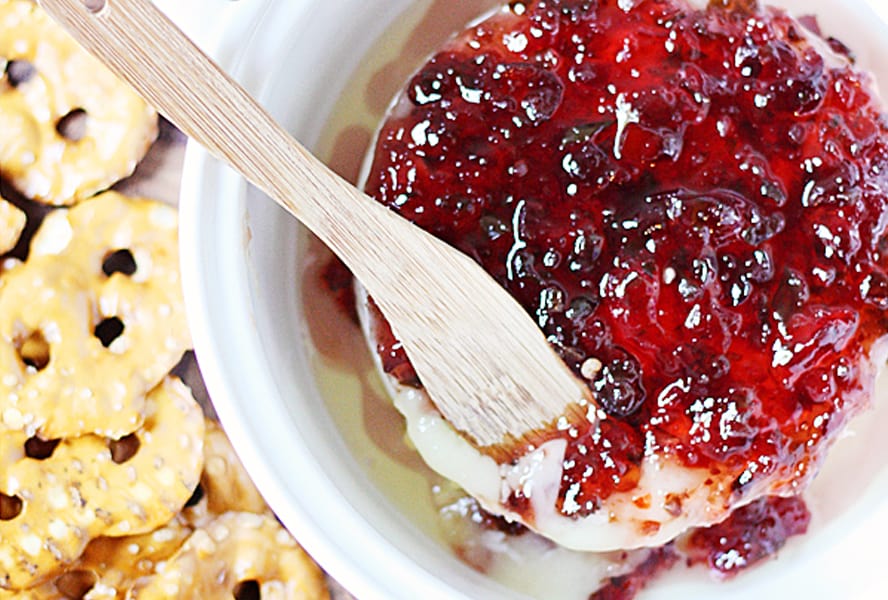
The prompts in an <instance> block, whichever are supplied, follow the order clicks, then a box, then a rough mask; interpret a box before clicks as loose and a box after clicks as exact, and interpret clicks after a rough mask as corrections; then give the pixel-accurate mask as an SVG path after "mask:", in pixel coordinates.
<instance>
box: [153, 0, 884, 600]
mask: <svg viewBox="0 0 888 600" xmlns="http://www.w3.org/2000/svg"><path fill="white" fill-rule="evenodd" d="M874 1H876V2H878V3H880V4H879V6H880V7H881V8H882V9H884V8H885V6H884V2H883V1H882V0H874ZM430 3H431V0H417V1H416V2H412V1H410V0H324V1H321V0H316V1H310V0H240V1H239V2H236V3H233V2H230V1H224V0H200V1H199V2H196V4H191V5H189V6H190V7H191V8H194V7H195V6H202V9H201V11H198V10H192V11H189V14H188V15H187V16H183V17H182V20H183V21H187V23H186V29H188V27H191V28H192V29H191V31H192V32H195V33H196V35H198V37H199V38H200V39H201V41H202V45H203V46H204V47H205V48H207V49H208V50H209V51H210V52H211V53H212V54H214V55H215V56H216V57H217V59H218V60H219V61H220V62H221V64H222V65H223V66H224V67H226V68H227V69H228V70H229V72H231V73H232V74H233V75H234V76H235V77H236V78H237V79H239V80H240V81H241V82H242V83H243V84H244V85H245V86H246V87H247V88H248V89H249V90H250V91H251V92H252V93H254V94H255V95H256V96H257V97H258V98H259V99H260V101H261V102H263V104H264V105H265V106H266V107H267V108H268V109H269V110H270V111H271V112H272V113H273V114H274V115H275V117H276V118H277V119H279V120H280V121H281V122H282V123H283V124H284V125H285V126H286V127H287V128H288V129H289V130H290V131H291V132H292V133H293V134H294V135H295V136H296V137H297V138H299V139H300V140H302V141H303V142H305V143H306V144H307V145H309V146H310V147H312V146H314V145H315V144H317V143H318V141H319V140H320V139H322V131H323V129H324V125H325V123H326V122H327V119H328V117H329V116H330V114H331V112H334V105H336V101H337V99H338V98H339V97H340V96H341V94H342V93H343V90H345V89H346V88H347V87H348V84H349V82H350V81H351V80H352V73H356V72H357V73H360V72H361V71H362V68H361V64H362V61H363V60H364V57H365V56H368V54H369V55H373V56H377V58H373V59H371V60H379V59H378V56H379V55H380V54H382V55H384V54H386V53H390V51H392V50H393V49H394V47H395V46H397V45H398V44H399V43H401V42H402V41H403V39H400V38H398V39H396V38H397V36H395V37H392V38H384V39H388V40H389V41H390V43H388V44H387V43H386V42H385V41H383V42H382V44H381V45H380V44H377V43H376V41H377V39H378V38H379V36H381V35H382V34H383V33H385V32H387V31H389V32H390V31H391V30H389V29H388V28H389V27H390V26H391V25H392V23H396V22H398V23H401V28H402V29H404V28H407V29H410V28H412V27H413V25H414V24H415V20H413V17H409V18H408V17H403V16H402V13H403V11H405V10H407V9H408V7H411V6H412V7H413V8H414V10H415V9H416V8H417V6H419V7H420V8H422V7H427V6H428V5H429V4H430ZM775 3H778V4H780V3H779V2H775ZM161 4H162V5H163V4H166V5H169V10H170V12H171V13H173V14H174V16H175V13H176V8H175V6H174V5H173V3H172V2H161ZM486 4H489V2H487V3H485V2H481V1H480V0H475V1H474V2H473V1H471V0H467V1H459V0H446V2H445V3H444V5H445V6H448V7H449V8H448V9H447V10H444V11H439V19H443V20H444V21H445V22H444V23H441V25H442V27H443V28H445V29H446V28H448V27H450V28H457V27H459V26H460V25H461V24H462V22H463V21H464V20H466V18H467V15H470V14H472V13H473V12H476V11H478V12H480V8H478V7H479V6H481V5H486ZM782 4H785V5H794V6H801V7H805V10H806V11H814V10H817V9H818V8H821V9H824V10H827V11H830V12H829V17H828V18H826V19H824V20H822V25H823V26H824V28H825V29H826V30H827V31H828V32H829V33H831V34H835V35H837V36H839V37H840V39H844V40H846V41H847V42H848V43H849V44H850V45H851V46H853V47H854V48H855V50H856V51H857V53H858V56H859V58H860V61H861V63H862V64H864V65H867V66H868V67H869V68H871V69H873V70H875V71H876V72H877V73H880V74H881V78H882V81H883V83H884V84H885V85H886V86H888V45H886V44H888V43H886V42H885V41H884V40H888V27H886V25H885V23H884V22H883V21H881V20H880V19H879V18H877V17H876V14H875V13H874V12H872V10H871V9H870V8H868V7H867V6H866V4H865V3H863V2H861V1H857V2H852V1H848V2H841V3H840V2H837V1H836V0H816V1H815V0H810V1H808V2H806V1H805V0H785V1H784V2H782ZM437 6H438V8H439V9H440V8H441V6H442V3H441V2H440V1H439V3H438V4H437ZM180 10H181V9H180ZM200 14H211V15H212V18H207V20H206V21H204V22H201V19H200ZM410 14H412V15H414V17H415V15H416V14H418V13H416V12H413V13H410ZM195 17H196V18H195ZM448 20H450V21H452V22H450V23H447V22H446V21H448ZM210 24H212V26H209V25H210ZM437 35H440V33H439V34H437ZM433 38H434V36H430V38H429V39H427V40H419V42H418V43H420V44H422V43H433ZM412 43H413V44H414V45H415V44H416V43H417V40H413V42H412ZM878 44H881V47H880V48H879V46H878ZM414 50H415V48H414ZM379 66H381V65H379ZM363 70H364V71H366V70H367V66H366V63H364V67H363ZM383 70H384V69H383ZM380 85H382V84H380ZM388 85H394V83H393V82H389V83H388ZM886 89H888V88H886ZM348 109H349V107H348V105H347V103H346V104H345V105H343V104H340V105H339V106H338V108H337V109H336V110H338V111H339V112H345V113H347V112H348ZM302 237H304V234H303V232H302V231H301V230H300V228H299V227H298V226H297V224H296V223H295V222H294V221H293V220H292V219H291V218H289V217H287V216H286V215H285V214H284V213H283V212H282V211H281V210H279V209H278V208H277V207H276V206H274V205H273V204H272V203H271V202H270V201H268V200H267V199H265V198H263V197H262V196H261V194H259V193H258V192H257V191H256V190H254V189H252V188H251V187H249V186H248V185H246V184H245V183H244V182H243V181H242V180H241V179H240V178H239V177H238V176H236V175H234V174H233V173H231V172H230V171H229V170H227V169H226V168H225V167H223V166H222V165H220V164H219V163H218V162H216V161H215V160H213V159H211V158H210V157H208V156H206V155H205V154H204V153H203V152H202V151H201V150H200V149H199V148H195V147H190V148H189V150H188V154H187V159H186V167H185V175H184V180H183V190H182V198H181V247H182V261H183V262H182V265H183V270H184V277H183V278H184V281H185V286H186V287H185V294H186V302H187V308H188V313H189V318H190V321H191V327H192V332H193V335H194V343H195V347H196V350H197V354H198V358H199V362H200V365H201V370H202V372H203V374H204V376H205V378H206V381H207V384H208V388H209V391H210V394H211V396H212V398H213V401H214V403H215V406H216V408H217V411H218V413H219V416H220V418H221V420H222V422H223V424H224V426H225V428H226V430H227V431H228V433H229V435H230V436H231V438H232V440H233V442H234V444H235V447H236V448H237V450H238V453H239V454H240V455H241V458H242V459H243V461H244V463H245V464H246V466H247V468H248V470H249V471H250V473H251V475H252V476H253V477H254V479H255V481H256V483H257V484H258V486H259V488H260V489H261V490H262V492H263V494H264V495H265V496H266V498H267V500H268V502H269V503H270V505H271V506H272V508H273V509H274V510H275V511H276V512H277V514H278V515H279V517H280V518H281V519H282V521H283V522H284V523H285V525H287V526H288V527H289V528H291V530H292V531H294V533H295V534H296V536H297V537H298V538H299V539H300V541H301V542H302V543H303V544H304V545H305V546H306V548H307V549H308V550H309V551H310V552H311V553H312V554H313V555H314V556H315V557H316V558H317V559H318V561H319V562H320V563H321V564H322V565H323V566H324V567H325V568H326V569H327V570H328V571H330V572H331V573H332V575H333V576H335V577H336V578H337V579H339V580H340V581H341V582H342V583H343V584H344V585H345V586H346V587H348V588H349V589H350V590H351V591H352V592H353V593H354V594H356V595H357V596H358V597H359V598H361V600H371V599H377V598H378V599H384V600H393V599H394V600H397V599H404V600H408V599H409V600H415V599H424V600H425V599H434V598H442V599H443V598H447V599H458V598H490V599H516V598H523V597H525V596H523V595H522V594H521V593H519V592H517V591H513V590H509V589H506V588H505V587H503V586H501V585H499V584H497V583H495V582H493V581H491V580H490V579H488V578H486V577H485V576H483V575H481V574H479V573H477V572H475V571H473V570H471V569H470V568H468V567H467V566H465V565H464V564H463V563H461V562H460V561H458V560H457V559H456V558H455V557H454V556H453V555H452V554H451V553H450V552H449V551H448V550H447V549H446V547H445V546H444V545H443V544H442V542H440V541H439V540H438V539H436V538H435V536H434V535H432V534H430V533H429V528H428V526H427V525H424V524H422V523H420V522H419V521H420V520H421V519H420V518H418V517H417V516H416V515H411V514H407V513H405V512H404V511H403V510H402V508H401V506H403V504H404V503H403V502H398V501H397V493H398V492H397V490H394V491H393V490H392V489H387V490H386V489H382V487H383V486H384V485H385V484H384V483H381V482H382V481H383V480H384V479H385V476H384V475H383V476H380V475H379V472H380V469H381V468H382V469H383V470H384V467H385V464H382V467H380V464H378V463H376V462H373V461H371V459H369V458H368V457H367V456H364V455H360V454H359V453H356V451H355V450H354V449H355V448H356V447H358V446H356V445H355V444H354V443H353V441H352V440H350V439H349V436H350V435H352V433H349V432H348V431H346V430H344V429H343V428H342V427H341V424H342V422H343V417H342V415H339V416H336V415H335V414H334V413H336V409H335V407H334V408H333V409H332V410H331V408H330V406H331V405H330V404H329V402H330V399H329V398H327V399H325V398H324V394H323V393H322V389H325V386H324V385H323V384H324V382H318V381H317V379H316V373H315V370H314V369H313V367H312V364H316V356H315V354H314V352H313V350H312V349H311V348H310V347H309V346H308V345H307V343H306V339H307V332H306V324H305V321H304V319H303V316H302V296H301V291H300V285H301V282H300V279H299V277H298V274H299V273H300V261H301V260H302V255H301V252H302V251H303V250H304V244H303V243H302V242H301V241H300V240H301V238H302ZM326 393H327V395H328V396H329V395H330V392H329V390H328V391H327V392H326ZM338 393H348V389H345V391H344V392H343V391H342V389H340V390H339V392H338ZM334 401H335V399H334ZM884 404H885V403H883V406H882V407H881V410H880V411H879V412H877V413H874V414H873V415H872V416H871V417H870V418H869V420H868V421H867V422H866V423H859V424H855V427H854V429H855V430H856V431H857V440H856V441H855V440H852V441H850V442H847V441H843V442H842V444H841V445H840V446H839V447H837V448H836V452H835V456H834V457H832V458H831V464H830V465H829V466H828V467H827V469H826V472H825V473H824V474H823V476H822V478H821V479H820V480H819V481H818V483H817V485H816V486H815V489H814V490H813V493H812V505H813V509H814V511H815V522H814V524H813V526H812V531H811V533H810V534H809V535H808V536H806V537H805V538H803V539H802V540H800V541H796V542H794V543H793V544H792V545H791V547H788V548H787V549H786V550H785V551H784V552H783V553H781V555H780V557H779V559H778V560H776V561H771V562H769V563H767V564H765V565H763V566H762V567H759V568H757V569H756V570H755V571H754V572H753V573H750V574H748V575H746V576H743V577H740V578H738V579H737V580H735V581H732V582H729V583H726V584H716V583H713V582H711V581H708V580H707V579H706V578H705V576H704V577H695V578H687V577H678V576H668V577H666V578H665V579H663V580H662V581H660V582H658V583H657V584H656V585H655V586H653V588H652V589H651V590H650V591H649V592H645V594H644V596H643V597H644V598H650V599H654V598H662V599H675V598H682V599H686V598H707V597H711V596H712V595H713V594H716V593H717V594H719V597H720V598H724V599H734V598H736V599H740V598H751V597H756V598H785V597H787V596H788V595H790V594H792V595H793V596H794V597H798V598H839V597H841V598H870V597H871V598H882V597H884V590H885V589H888V571H886V570H885V569H884V567H883V566H882V564H881V562H882V561H881V557H883V556H884V551H883V550H882V549H883V548H884V544H885V543H886V542H888V467H886V465H885V462H886V461H885V459H884V458H883V457H885V456H888V441H885V440H884V439H883V438H884V437H886V436H881V435H880V431H879V425H880V423H881V424H888V407H885V406H884ZM359 421H360V420H359ZM374 460H375V459H374ZM402 483H403V484H404V485H407V486H415V485H417V483H416V482H415V481H407V482H402ZM390 484H391V482H390ZM393 485H397V482H396V483H395V484H393ZM420 485H421V483H420ZM552 575H553V576H558V574H557V573H553V574H552Z"/></svg>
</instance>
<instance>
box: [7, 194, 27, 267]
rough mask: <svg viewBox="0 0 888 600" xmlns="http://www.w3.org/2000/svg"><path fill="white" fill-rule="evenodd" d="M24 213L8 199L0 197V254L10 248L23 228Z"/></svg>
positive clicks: (13, 245)
mask: <svg viewBox="0 0 888 600" xmlns="http://www.w3.org/2000/svg"><path fill="white" fill-rule="evenodd" d="M26 220H27V218H26V217H25V213H24V212H22V210H20V209H19V208H17V207H16V206H15V205H13V204H12V203H11V202H9V201H8V200H4V199H3V198H0V254H4V253H6V252H9V251H10V250H12V249H13V248H14V247H15V245H16V244H17V243H18V240H19V237H21V235H22V231H24V229H25V221H26Z"/></svg>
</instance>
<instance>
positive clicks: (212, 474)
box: [192, 421, 271, 525]
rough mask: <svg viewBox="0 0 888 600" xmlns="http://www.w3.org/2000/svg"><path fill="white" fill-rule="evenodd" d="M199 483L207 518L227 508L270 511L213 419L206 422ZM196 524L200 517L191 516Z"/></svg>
mask: <svg viewBox="0 0 888 600" xmlns="http://www.w3.org/2000/svg"><path fill="white" fill-rule="evenodd" d="M200 485H201V487H202V488H203V492H204V496H205V498H206V500H207V502H206V508H207V511H208V514H209V516H210V518H212V517H215V516H218V515H221V514H222V513H226V512H230V511H239V512H250V513H255V514H263V513H265V514H271V511H270V510H269V508H268V505H266V504H265V500H263V499H262V496H261V495H260V494H259V490H257V489H256V486H255V485H253V481H252V480H251V479H250V476H249V475H248V474H247V471H246V470H245V469H244V467H243V465H242V464H241V462H240V460H239V459H238V457H237V454H235V453H234V448H232V447H231V442H230V441H229V440H228V436H226V435H225V432H224V431H222V429H221V428H220V427H219V425H218V424H217V423H216V422H215V421H207V433H206V437H204V470H203V473H202V474H201V476H200ZM192 522H195V524H197V525H202V524H204V523H201V522H200V520H194V519H192Z"/></svg>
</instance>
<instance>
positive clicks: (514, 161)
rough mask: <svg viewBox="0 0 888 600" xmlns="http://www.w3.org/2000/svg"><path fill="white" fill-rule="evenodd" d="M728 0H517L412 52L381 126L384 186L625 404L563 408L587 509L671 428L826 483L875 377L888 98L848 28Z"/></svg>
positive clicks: (602, 391) (718, 456)
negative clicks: (851, 47) (856, 56)
mask: <svg viewBox="0 0 888 600" xmlns="http://www.w3.org/2000/svg"><path fill="white" fill-rule="evenodd" d="M731 4H732V6H731V7H729V8H727V9H726V8H724V7H721V6H718V7H716V6H712V7H710V8H709V9H706V10H697V9H694V8H691V7H690V6H689V5H688V4H686V3H685V2H682V1H680V0H660V1H653V0H648V1H641V2H623V1H618V0H598V1H594V0H585V1H584V0H562V1H556V0H548V1H539V2H526V3H520V2H513V3H512V4H511V5H510V6H509V7H508V8H505V9H503V10H502V11H500V12H498V13H497V14H495V15H494V16H492V17H490V18H488V19H487V20H485V21H483V22H481V23H480V24H478V25H476V26H474V27H472V28H471V29H469V30H467V31H466V32H464V33H463V34H461V35H460V36H459V37H458V38H456V39H455V40H454V41H453V42H451V43H450V44H449V45H448V46H447V47H446V48H444V49H443V50H442V51H441V52H439V53H438V54H437V55H436V56H434V57H433V58H432V59H431V60H430V61H429V62H428V63H427V64H426V65H425V66H424V67H423V68H422V69H421V70H420V71H419V72H418V73H417V74H416V75H415V76H414V77H413V79H412V80H411V81H410V82H409V84H408V86H407V88H406V91H405V94H404V96H403V97H402V98H401V100H400V102H399V103H398V104H397V105H396V106H395V107H394V109H393V111H392V114H391V116H390V118H389V119H388V120H387V122H386V123H385V124H384V126H383V128H382V130H381V133H380V136H379V140H378V142H377V147H376V151H375V158H374V160H373V163H372V167H371V169H370V173H369V179H368V181H367V184H366V189H367V190H368V192H369V193H371V194H372V195H373V196H375V197H376V198H377V199H378V200H379V201H380V202H382V203H384V204H386V205H388V206H389V207H391V208H392V209H394V210H396V211H397V212H399V213H401V214H402V215H404V216H405V217H407V218H408V219H410V220H411V221H414V222H415V223H417V224H418V225H420V226H421V227H423V228H425V229H427V230H429V231H431V232H432V233H434V234H435V235H437V236H439V237H441V238H443V239H444V240H446V241H448V242H449V243H451V244H453V245H454V246H456V247H458V248H459V249H461V250H462V251H464V252H465V253H467V254H469V255H470V256H472V257H473V258H475V259H476V260H477V261H478V262H479V263H481V264H482V265H483V267H484V268H485V269H486V270H487V271H489V272H490V273H491V274H492V275H493V276H494V277H495V278H496V279H497V280H498V281H499V282H500V283H501V284H502V285H503V286H505V287H506V288H507V289H508V290H509V291H510V292H511V293H512V294H513V295H514V296H515V297H516V298H517V299H518V300H519V301H520V302H521V303H522V304H523V305H524V306H525V307H526V308H527V310H528V312H529V313H530V314H531V315H532V316H533V317H534V318H535V319H536V320H537V321H538V323H539V326H540V327H541V328H542V329H543V331H544V332H545V334H546V335H547V336H548V339H549V340H550V342H551V343H552V345H553V346H554V347H555V348H556V349H557V350H558V352H559V353H560V354H561V356H562V357H563V358H564V360H565V361H566V362H567V363H568V364H569V365H570V366H571V367H572V368H573V369H574V370H575V371H576V372H577V373H578V374H583V375H584V376H586V377H587V379H588V380H589V382H590V385H591V387H592V388H593V390H594V392H595V397H596V398H597V401H598V403H599V404H600V407H601V409H602V410H603V411H604V413H606V415H607V417H606V418H605V419H603V420H601V421H600V422H599V423H598V424H597V425H596V426H594V427H592V428H590V429H587V430H585V431H582V430H581V431H575V432H573V434H572V435H568V434H567V433H564V434H563V435H565V436H567V439H568V450H567V453H566V456H565V462H564V478H563V481H562V489H561V495H560V499H559V501H558V502H559V506H558V508H559V510H560V511H561V512H562V513H563V514H565V515H567V516H578V517H580V516H585V515H588V514H591V513H593V512H595V511H597V510H598V509H599V508H600V506H601V503H602V502H603V501H604V500H605V499H606V498H607V497H608V496H610V495H611V494H613V493H615V492H620V491H629V490H631V489H632V488H633V487H635V486H636V483H637V481H638V478H639V470H640V467H639V465H640V463H641V461H642V459H643V457H644V456H645V455H649V454H654V453H657V454H669V455H672V456H674V457H677V459H678V460H680V461H681V462H682V463H683V464H684V465H686V466H690V467H704V468H707V469H710V470H711V471H712V472H713V473H720V474H722V476H724V474H728V476H729V477H731V478H732V480H733V482H734V483H733V489H734V490H735V491H734V493H735V494H736V495H738V496H742V494H743V493H744V490H745V489H747V486H749V485H750V484H752V483H754V482H757V481H759V480H760V479H761V478H768V480H769V481H771V480H776V481H777V482H778V484H780V483H781V482H782V483H783V484H785V485H794V483H803V482H804V481H805V480H806V477H807V476H808V475H810V474H811V472H812V471H814V470H816V467H817V464H818V462H819V459H820V456H821V454H822V450H824V449H825V446H826V444H825V443H823V442H824V440H826V439H828V438H829V437H830V436H831V435H832V434H833V433H834V432H835V431H837V430H838V429H839V428H840V427H841V426H842V424H843V423H844V422H845V421H846V419H847V417H848V415H849V414H853V413H854V412H856V410H857V409H859V408H861V407H862V406H864V405H865V404H866V402H867V399H868V397H869V394H870V392H871V389H872V386H873V373H872V370H871V369H870V368H869V366H868V365H869V363H868V361H867V356H868V353H869V351H870V349H871V347H872V344H873V343H874V341H875V340H876V339H877V338H879V337H880V336H881V335H882V334H883V333H885V331H886V318H885V316H884V315H885V309H886V308H888V261H886V258H885V255H884V254H883V253H884V250H885V248H886V246H888V238H886V235H885V234H886V225H888V193H886V192H888V145H886V139H888V138H886V137H885V133H886V122H885V118H884V117H883V115H882V113H881V108H880V106H879V105H878V103H877V101H876V100H875V98H874V94H873V92H871V86H872V84H871V82H870V81H869V78H868V76H866V75H864V74H862V73H860V72H859V71H857V70H855V69H854V68H853V66H852V65H850V64H849V63H848V62H847V61H846V60H845V57H843V56H841V55H837V54H831V53H830V51H829V48H830V47H832V48H834V49H841V48H843V46H841V45H840V44H838V43H836V42H832V43H831V44H830V43H827V42H826V41H825V40H822V39H820V38H818V37H817V36H816V35H815V34H814V33H813V32H812V31H810V30H809V29H806V28H805V27H804V26H802V25H801V24H799V23H798V22H797V21H794V20H792V19H791V18H789V17H787V16H785V15H784V14H783V13H781V12H779V11H776V10H771V9H763V8H760V7H758V6H754V4H755V3H754V2H747V3H731ZM734 4H737V5H738V6H734ZM750 4H752V5H753V6H748V5H750ZM810 23H811V21H810V20H809V24H810ZM379 346H380V352H381V353H382V354H383V357H384V362H385V368H386V369H387V370H388V371H389V372H392V373H395V374H396V375H397V376H398V377H399V378H401V379H402V380H403V381H405V382H412V383H416V382H415V374H414V373H413V372H412V369H411V368H410V367H409V363H408V362H407V359H406V357H405V356H404V354H403V352H402V351H401V350H400V348H399V346H398V344H397V341H396V340H395V339H394V338H393V337H392V336H390V335H388V336H387V335H386V334H385V333H383V334H381V336H380V338H379ZM511 501H512V504H513V505H514V507H515V508H516V509H518V510H521V509H522V508H524V507H526V505H527V503H526V502H524V501H523V499H522V498H518V497H514V498H512V499H511ZM677 510H680V506H678V507H677ZM531 518H532V516H531Z"/></svg>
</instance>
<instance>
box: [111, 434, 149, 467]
mask: <svg viewBox="0 0 888 600" xmlns="http://www.w3.org/2000/svg"><path fill="white" fill-rule="evenodd" d="M141 445H142V443H141V442H140V441H139V438H138V437H137V436H136V434H135V433H131V434H129V435H127V436H124V437H122V438H120V439H119V440H109V441H108V449H109V450H110V451H111V460H113V461H114V462H115V463H117V464H118V465H122V464H123V463H125V462H126V461H128V460H129V459H131V458H132V457H134V456H135V455H136V452H138V451H139V446H141Z"/></svg>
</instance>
